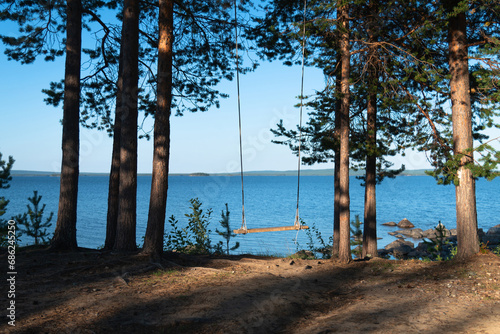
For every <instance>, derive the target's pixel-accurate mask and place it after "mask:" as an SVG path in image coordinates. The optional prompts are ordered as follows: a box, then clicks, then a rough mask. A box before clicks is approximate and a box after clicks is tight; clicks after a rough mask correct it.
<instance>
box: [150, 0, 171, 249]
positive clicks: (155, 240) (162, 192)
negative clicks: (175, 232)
mask: <svg viewBox="0 0 500 334" xmlns="http://www.w3.org/2000/svg"><path fill="white" fill-rule="evenodd" d="M173 8H174V3H173V0H160V15H159V43H158V92H157V95H158V106H157V110H156V114H155V125H154V153H153V177H152V181H151V196H150V199H149V214H148V225H147V229H146V237H145V239H144V249H143V252H144V253H147V254H156V255H158V254H161V253H162V251H163V234H164V229H165V211H166V206H167V190H168V161H169V156H170V107H171V102H172V50H173V43H174V20H173V16H174V14H173Z"/></svg>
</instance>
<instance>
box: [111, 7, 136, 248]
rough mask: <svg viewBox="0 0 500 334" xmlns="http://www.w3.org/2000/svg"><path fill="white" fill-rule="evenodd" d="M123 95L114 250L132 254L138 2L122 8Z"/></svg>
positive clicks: (134, 201) (134, 196)
mask: <svg viewBox="0 0 500 334" xmlns="http://www.w3.org/2000/svg"><path fill="white" fill-rule="evenodd" d="M122 47H123V95H122V103H121V104H122V129H121V130H122V131H121V139H120V186H119V196H118V202H119V203H118V221H117V226H116V240H115V245H114V247H113V249H115V250H117V251H132V250H135V249H136V248H137V245H136V207H137V93H138V87H137V85H138V80H139V79H138V59H139V0H125V3H124V6H123V29H122Z"/></svg>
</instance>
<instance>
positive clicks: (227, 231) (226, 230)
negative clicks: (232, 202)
mask: <svg viewBox="0 0 500 334" xmlns="http://www.w3.org/2000/svg"><path fill="white" fill-rule="evenodd" d="M219 223H220V225H221V227H222V229H223V230H222V231H219V230H218V229H215V232H217V234H218V235H220V236H221V237H223V238H224V239H225V240H226V254H227V255H229V251H233V250H235V249H238V248H239V247H240V243H239V242H236V243H235V244H234V246H233V247H229V243H230V242H231V238H234V237H236V236H237V234H235V233H233V230H232V229H231V225H230V224H229V208H228V206H227V203H226V211H225V212H224V210H223V211H222V213H221V220H220V222H219Z"/></svg>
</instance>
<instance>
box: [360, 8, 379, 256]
mask: <svg viewBox="0 0 500 334" xmlns="http://www.w3.org/2000/svg"><path fill="white" fill-rule="evenodd" d="M369 9H370V12H371V13H370V14H371V15H375V13H377V12H378V8H377V3H376V2H375V1H373V0H372V1H370V5H369ZM370 17H371V16H370ZM372 20H373V19H372ZM373 21H374V20H373ZM373 21H372V22H370V23H371V24H370V26H369V28H368V36H369V37H368V38H369V42H371V43H374V42H376V40H375V37H374V29H373V28H375V26H376V22H373ZM368 59H369V60H370V64H368V105H367V107H366V114H367V115H366V130H367V133H366V171H365V172H366V174H365V175H366V177H365V211H364V224H363V247H362V249H363V251H362V257H363V258H365V257H376V256H378V251H377V195H376V184H377V89H378V83H379V82H378V61H377V54H376V47H375V46H373V44H370V48H369V50H368Z"/></svg>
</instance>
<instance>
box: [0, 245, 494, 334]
mask: <svg viewBox="0 0 500 334" xmlns="http://www.w3.org/2000/svg"><path fill="white" fill-rule="evenodd" d="M0 261H1V263H4V264H5V267H6V263H7V257H6V255H5V254H3V255H1V256H0ZM16 266H17V272H18V274H17V277H16V298H15V300H16V323H15V324H16V326H15V327H12V326H9V325H8V324H7V323H6V321H4V320H5V319H6V317H5V316H2V318H3V320H2V323H1V325H0V332H1V333H500V257H498V256H495V255H493V254H481V255H477V256H475V257H474V258H472V259H471V260H470V261H467V262H462V263H455V262H433V263H428V262H427V263H426V262H422V261H415V260H408V261H392V260H383V259H374V260H371V261H359V262H356V261H355V262H352V263H350V264H348V265H340V264H339V263H338V262H335V261H333V260H297V259H293V260H292V259H283V258H264V257H256V256H234V257H208V256H207V257H204V256H198V257H194V256H185V255H175V254H173V255H172V254H171V255H169V256H166V257H164V258H163V259H161V260H160V261H158V262H151V261H150V260H149V259H148V258H145V257H143V256H140V255H137V254H129V255H117V254H112V253H109V252H107V253H106V252H99V251H92V250H84V251H82V252H78V253H62V254H54V253H47V252H45V251H41V250H32V251H21V252H19V253H18V254H17V259H16ZM4 272H7V270H5V271H4ZM4 282H5V281H4ZM2 284H4V283H2ZM3 286H4V285H2V287H3ZM6 290H7V288H2V291H4V292H3V293H2V296H0V305H1V309H3V310H4V311H3V313H4V314H6V312H7V311H6V307H7V306H8V302H9V301H8V299H7V293H6ZM7 320H8V319H7Z"/></svg>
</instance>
